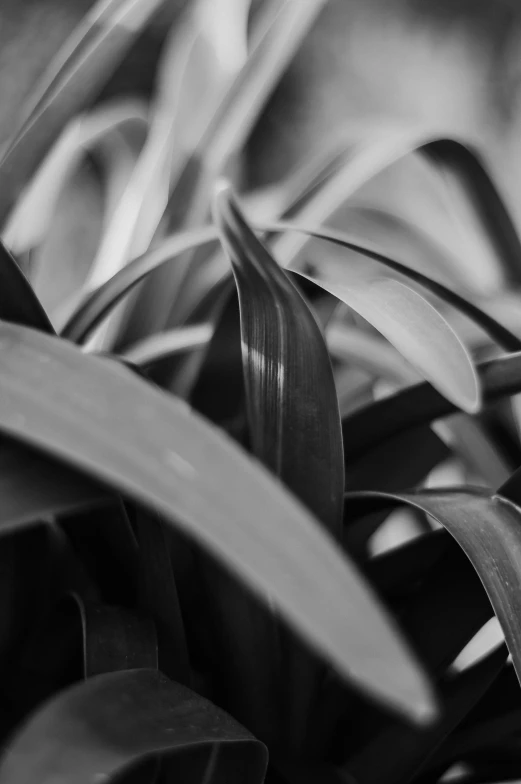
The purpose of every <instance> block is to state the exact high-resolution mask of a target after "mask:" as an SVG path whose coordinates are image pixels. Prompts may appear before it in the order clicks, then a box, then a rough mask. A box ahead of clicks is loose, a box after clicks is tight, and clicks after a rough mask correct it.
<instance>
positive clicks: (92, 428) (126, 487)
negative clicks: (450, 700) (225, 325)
mask: <svg viewBox="0 0 521 784" xmlns="http://www.w3.org/2000/svg"><path fill="white" fill-rule="evenodd" d="M0 341H1V350H0V393H1V398H2V403H1V405H0V429H1V430H3V431H4V432H5V433H7V434H9V435H11V436H13V437H15V438H18V439H20V440H22V441H24V442H26V443H28V444H30V445H33V446H35V447H38V448H40V449H43V450H45V451H47V452H49V453H50V454H53V455H55V456H56V457H59V458H62V459H64V460H66V461H68V462H69V463H70V464H71V465H74V466H75V467H77V468H80V469H83V470H85V471H86V472H87V473H89V474H91V475H94V476H97V477H98V478H100V479H101V480H102V481H103V482H106V483H108V484H111V485H113V486H114V487H115V488H116V489H117V490H119V491H120V492H122V493H124V494H127V495H129V496H130V497H132V498H134V499H135V500H136V501H138V502H141V503H144V504H146V505H148V506H151V507H153V508H155V509H156V510H157V511H159V512H161V513H163V514H164V515H165V516H167V517H168V518H169V519H171V520H174V521H175V522H176V524H178V525H180V526H181V527H182V528H183V529H184V530H186V531H188V532H189V533H190V534H191V535H193V536H195V537H197V538H198V539H199V540H200V541H201V542H202V543H203V544H204V546H205V547H207V548H209V549H210V550H211V551H212V552H214V553H215V554H216V555H217V556H218V558H219V559H221V560H223V561H224V562H225V563H226V564H227V565H229V566H230V568H232V569H233V570H234V571H235V572H236V573H237V574H238V575H240V576H241V577H242V578H243V579H244V580H245V581H246V582H247V583H248V584H249V585H251V587H252V588H254V589H255V590H256V591H258V592H260V593H261V594H264V595H265V594H267V595H268V596H270V597H271V598H272V600H273V601H274V603H275V604H276V606H277V607H278V608H279V609H280V611H281V612H282V613H283V614H284V615H285V617H286V618H287V619H288V621H289V622H290V623H291V625H292V626H294V627H295V628H296V629H297V630H298V631H299V632H300V633H301V634H303V635H304V636H305V637H306V638H307V639H308V640H309V641H310V642H311V643H312V644H313V646H315V647H316V648H317V649H318V650H319V651H321V652H322V653H324V654H325V655H326V656H327V657H328V658H329V659H330V660H331V661H332V662H334V664H335V665H336V666H337V667H338V668H339V669H340V671H341V672H343V673H345V674H346V675H348V676H349V677H351V678H354V679H355V680H356V681H357V682H358V683H359V684H360V685H361V686H362V687H364V688H368V689H370V690H371V691H372V692H373V693H376V694H377V695H379V696H380V697H381V698H383V699H387V700H388V701H389V702H391V703H392V704H395V705H397V706H399V707H401V708H402V709H403V710H406V711H409V712H410V713H411V714H413V715H416V716H418V717H420V718H426V717H427V716H429V715H431V713H432V702H431V698H430V695H429V690H428V687H427V685H426V683H425V680H424V678H423V676H422V675H421V673H420V671H419V670H418V667H417V666H416V665H415V664H414V663H413V662H412V661H411V658H410V656H409V655H408V653H407V651H406V648H405V647H404V645H403V643H402V642H401V641H400V640H399V638H398V637H397V636H396V634H395V633H394V631H393V630H392V627H391V626H390V625H389V621H388V620H387V619H386V616H385V614H383V613H382V611H381V609H380V608H379V607H378V605H377V604H376V603H375V601H374V599H373V598H372V596H371V594H370V593H369V592H368V591H367V589H366V588H365V586H364V584H363V583H362V582H361V581H360V579H359V577H358V575H357V574H356V572H354V571H353V568H352V566H351V565H350V564H349V563H348V562H346V560H345V559H343V558H342V557H341V556H340V554H339V552H338V551H337V550H336V548H335V547H334V546H333V544H332V543H331V541H330V540H329V538H328V537H327V536H326V535H325V534H324V533H322V532H321V531H320V530H319V528H318V527H317V525H316V522H315V520H314V519H313V518H311V517H310V516H309V515H308V514H307V513H306V512H305V510H304V509H303V508H302V507H301V506H300V505H299V504H297V503H296V501H294V500H293V499H292V498H291V497H290V496H289V495H288V494H287V493H286V492H284V491H283V490H282V488H280V487H279V486H278V484H277V483H276V482H275V481H274V480H273V479H271V478H270V477H269V476H268V474H267V473H266V472H265V471H264V470H263V469H262V468H261V467H260V466H259V465H256V464H255V463H254V462H253V461H251V460H249V459H247V458H245V456H244V455H243V454H242V453H241V451H240V450H239V449H237V448H236V447H234V446H233V444H232V443H229V442H228V440H227V439H226V438H225V437H224V436H223V435H222V434H221V433H219V432H216V431H215V430H214V429H213V428H212V427H211V426H209V425H208V424H206V423H205V422H204V421H203V420H201V419H200V418H199V417H197V416H196V415H195V414H193V413H192V412H190V410H189V409H187V407H186V406H185V405H184V404H182V403H181V402H180V401H178V400H175V399H173V398H168V397H166V396H165V395H164V394H162V393H161V392H160V391H158V390H156V389H155V388H153V387H151V386H149V385H147V384H145V383H144V382H143V381H141V380H140V379H138V378H137V377H135V376H134V375H133V374H132V373H130V372H129V371H128V370H126V369H124V368H121V367H117V366H112V365H111V364H110V363H109V362H108V361H106V360H100V359H97V358H95V357H89V356H86V355H84V354H82V353H81V352H80V351H78V350H77V349H76V348H74V347H73V346H72V345H70V344H68V343H66V342H64V341H59V340H57V339H56V338H50V337H47V336H45V335H43V334H40V333H37V332H35V331H33V330H28V329H25V328H22V327H18V326H12V325H8V324H2V325H1V328H0ZM230 486H233V487H234V488H236V492H233V493H230V490H229V488H230ZM297 541H298V542H299V547H298V548H295V542H297ZM346 596H349V597H350V601H349V602H348V603H346V599H345V597H346ZM368 651H370V652H371V656H368Z"/></svg>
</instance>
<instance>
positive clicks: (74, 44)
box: [0, 0, 162, 225]
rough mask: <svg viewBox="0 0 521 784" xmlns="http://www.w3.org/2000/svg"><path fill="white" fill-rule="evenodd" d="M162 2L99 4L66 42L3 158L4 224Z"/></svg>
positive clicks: (108, 0)
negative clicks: (73, 120)
mask: <svg viewBox="0 0 521 784" xmlns="http://www.w3.org/2000/svg"><path fill="white" fill-rule="evenodd" d="M161 2H162V0H99V1H98V2H97V3H96V5H95V6H94V7H93V8H92V9H91V10H90V11H89V12H88V13H87V15H86V16H85V17H84V19H83V20H82V22H81V23H80V25H79V27H78V28H76V30H75V31H74V32H73V33H72V35H71V37H70V38H69V39H68V40H67V41H66V42H65V44H64V46H63V48H62V50H61V51H60V52H58V54H57V56H56V58H55V60H54V62H53V63H51V65H50V66H49V69H48V71H47V73H46V74H44V77H43V79H42V82H41V83H40V84H39V85H38V87H37V89H36V93H35V96H34V97H33V99H32V101H31V103H30V106H29V109H28V111H27V113H26V117H25V118H24V120H23V122H22V123H21V124H20V125H19V127H18V128H17V130H16V131H15V133H14V134H13V136H12V138H11V140H10V142H9V143H8V145H7V146H6V148H5V150H4V151H3V155H2V157H1V159H0V193H1V196H0V225H3V224H4V223H5V219H6V217H7V215H8V213H9V211H10V210H11V208H12V206H13V205H14V203H15V201H16V200H17V198H18V196H19V194H20V191H21V189H22V187H23V186H24V185H25V183H26V182H27V180H28V179H29V178H30V176H31V175H32V174H33V172H34V171H35V169H36V167H37V165H38V164H39V162H40V160H41V158H42V157H43V155H45V153H46V152H47V151H48V149H49V148H50V146H51V145H52V143H53V142H54V140H55V139H56V137H57V136H58V134H59V133H60V132H61V131H62V129H63V128H64V127H65V125H66V123H67V122H68V120H69V119H70V118H71V117H72V116H73V115H75V114H76V113H77V112H78V111H79V110H80V109H82V108H83V107H84V106H86V105H87V104H88V103H89V102H90V101H91V100H92V99H93V98H95V96H96V95H97V94H98V92H99V91H100V89H101V88H102V86H103V85H104V83H105V82H106V81H107V80H108V78H109V77H110V75H111V74H112V72H113V71H114V69H115V68H116V66H117V65H118V63H119V62H120V61H121V60H122V59H123V57H124V55H125V53H126V52H127V51H128V49H129V48H130V46H131V44H132V42H133V41H134V40H135V39H136V37H137V36H138V35H139V33H140V31H141V30H142V29H143V27H144V26H145V25H146V23H147V22H148V20H149V19H150V18H151V16H152V15H153V13H154V12H155V11H156V9H157V8H158V7H159V6H160V4H161Z"/></svg>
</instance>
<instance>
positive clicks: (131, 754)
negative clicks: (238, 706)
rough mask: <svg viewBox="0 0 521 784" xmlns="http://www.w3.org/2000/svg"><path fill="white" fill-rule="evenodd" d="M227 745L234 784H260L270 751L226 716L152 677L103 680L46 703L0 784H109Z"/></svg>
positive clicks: (4, 767)
mask: <svg viewBox="0 0 521 784" xmlns="http://www.w3.org/2000/svg"><path fill="white" fill-rule="evenodd" d="M214 744H223V745H228V744H230V746H231V747H232V749H233V756H232V757H231V758H227V757H226V756H224V758H223V762H224V764H225V765H226V762H228V764H229V768H226V770H227V775H228V778H227V780H228V781H230V782H232V781H233V782H237V784H239V782H241V784H242V782H251V784H257V782H258V784H261V782H262V781H263V779H264V773H265V768H266V764H267V752H266V749H265V747H264V746H263V745H262V744H261V743H259V742H258V741H256V740H255V739H254V738H253V736H252V735H250V734H249V733H248V732H247V731H246V730H245V729H243V728H242V727H241V726H240V725H239V724H237V722H235V721H234V720H233V719H232V718H230V717H229V716H228V715H227V714H225V713H224V712H223V711H221V710H220V709H219V708H217V707H216V706H215V705H212V704H211V703H209V702H208V701H207V700H205V699H203V697H200V696H199V695H197V694H195V693H194V692H192V691H190V690H189V689H187V688H185V687H183V686H180V685H179V684H176V683H173V682H172V681H169V680H168V679H167V678H165V677H164V676H163V675H161V674H160V673H158V672H156V671H155V670H148V669H143V670H127V671H124V672H118V673H110V674H107V675H98V676H95V677H93V678H89V679H88V680H87V681H85V682H84V683H82V684H79V685H77V686H73V687H72V688H70V689H68V690H67V691H65V692H62V693H61V694H59V695H58V696H57V697H55V698H54V699H53V700H51V701H50V702H48V703H46V704H45V705H44V706H43V708H41V709H40V710H39V711H38V712H37V713H36V714H35V715H34V716H33V717H32V718H30V719H29V721H28V722H27V723H26V724H25V725H24V726H23V727H22V728H21V730H19V731H18V733H17V735H15V737H14V738H13V739H12V740H11V743H10V745H9V746H8V749H7V751H6V752H4V756H3V758H2V760H1V763H0V781H1V782H2V784H22V782H23V783H24V784H25V783H26V782H28V781H33V780H34V781H36V780H38V781H39V782H41V784H51V782H52V784H90V782H93V781H95V780H97V779H99V777H100V776H102V777H103V779H104V780H106V781H112V780H114V779H115V778H116V776H118V775H121V773H122V772H126V771H127V769H128V768H129V766H131V765H135V764H136V763H137V762H141V761H143V760H146V759H149V758H150V757H151V756H155V755H161V756H163V755H168V754H175V753H179V752H182V751H184V750H185V749H186V750H189V749H191V748H195V747H197V748H201V749H202V748H203V747H204V746H207V745H214Z"/></svg>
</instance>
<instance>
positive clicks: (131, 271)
mask: <svg viewBox="0 0 521 784" xmlns="http://www.w3.org/2000/svg"><path fill="white" fill-rule="evenodd" d="M257 228H258V229H259V231H270V230H273V231H277V230H278V229H280V230H281V231H282V230H284V231H295V232H301V233H304V234H307V235H309V236H310V237H314V238H316V239H323V240H324V241H327V242H333V243H335V244H337V245H340V246H342V247H346V248H350V249H351V250H354V251H356V252H357V253H360V254H362V255H364V256H367V257H368V258H370V259H372V260H373V261H377V262H380V263H382V264H384V265H385V266H387V267H389V268H390V269H393V270H395V271H396V272H400V273H402V274H403V275H405V276H406V277H408V278H410V279H411V280H413V281H415V282H416V283H420V284H421V285H422V286H424V287H425V288H427V289H428V290H429V291H431V292H432V293H433V294H436V295H437V296H439V297H440V298H441V299H443V300H444V301H445V302H447V303H449V304H451V305H453V306H454V307H456V308H458V310H460V311H461V312H462V313H464V314H465V315H466V316H467V317H468V318H469V319H471V320H472V321H474V322H475V323H476V324H477V325H478V326H480V327H481V329H483V330H484V331H485V332H486V333H488V334H489V335H490V337H491V338H492V340H495V341H496V342H497V343H498V344H499V345H501V346H502V347H503V348H505V349H506V350H508V351H518V350H521V340H520V339H519V338H518V337H517V336H516V335H515V334H513V333H512V332H510V331H509V330H508V329H506V327H503V325H502V324H500V323H499V322H498V321H496V319H494V318H492V316H490V315H489V314H488V313H485V312H484V311H483V310H481V309H480V308H478V307H477V306H476V305H474V304H473V303H471V302H469V301H468V300H466V299H464V298H463V297H461V296H460V295H459V294H456V293H455V292H452V291H451V290H450V289H448V288H447V287H446V286H443V285H442V284H441V283H438V282H437V281H434V280H432V279H431V278H428V277H427V276H426V275H422V274H421V273H419V272H416V271H415V270H411V269H410V268H409V267H406V266H405V265H404V264H401V263H400V262H398V261H395V260H394V259H391V258H389V257H388V256H386V255H385V254H383V253H380V252H379V251H376V250H375V249H373V248H371V247H369V246H367V245H365V244H361V243H359V242H354V241H353V240H352V238H350V237H349V235H345V234H342V233H339V232H333V231H330V230H328V231H324V230H320V231H318V230H316V231H315V230H312V229H309V230H308V229H307V228H303V227H300V226H297V225H294V224H293V223H272V224H265V225H264V224H263V225H262V226H259V227H257ZM217 238H218V235H217V230H216V229H214V228H212V227H206V228H202V229H195V230H192V231H186V232H180V233H175V234H172V235H171V237H169V238H168V239H167V240H165V242H164V243H163V244H162V245H160V246H159V247H158V248H154V249H153V250H151V251H149V252H147V253H144V254H143V255H142V256H140V257H139V258H137V259H133V260H132V261H131V262H130V263H129V264H128V265H127V267H125V268H124V269H123V270H121V271H120V272H119V273H116V275H114V276H113V277H112V278H111V279H110V280H109V281H107V282H106V283H105V284H103V285H101V286H100V287H99V288H97V289H95V290H94V291H92V292H89V293H88V294H87V295H86V296H85V298H84V299H83V300H82V302H81V303H80V305H78V307H77V308H76V310H75V312H74V313H73V315H72V316H71V317H70V319H69V320H68V322H67V324H66V325H65V326H64V327H63V329H62V332H61V334H62V335H63V337H66V338H68V339H70V340H73V341H75V342H76V343H83V342H85V340H86V339H87V338H88V337H89V335H90V334H91V332H92V331H93V330H94V329H95V328H96V326H97V325H98V324H99V323H100V322H101V321H102V320H103V319H104V318H105V317H106V316H107V315H108V314H109V313H110V311H111V310H112V308H113V307H114V306H115V305H116V304H117V303H118V302H119V301H120V300H121V299H122V298H123V297H124V296H125V295H126V294H127V293H128V292H129V291H131V290H132V288H133V287H134V286H136V285H137V283H139V282H140V281H141V280H143V279H144V278H145V277H146V276H147V275H149V274H150V273H151V272H153V271H154V270H155V269H158V268H160V267H161V266H163V265H165V264H169V263H170V262H172V261H173V259H174V258H175V257H177V256H179V255H181V254H183V253H184V252H185V251H189V250H194V249H196V248H200V247H203V246H204V245H207V244H211V243H212V242H215V241H216V240H217ZM281 258H282V257H281Z"/></svg>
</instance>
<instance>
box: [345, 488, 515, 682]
mask: <svg viewBox="0 0 521 784" xmlns="http://www.w3.org/2000/svg"><path fill="white" fill-rule="evenodd" d="M347 500H348V503H351V504H352V505H353V514H356V513H357V512H360V511H362V510H364V509H366V510H368V511H374V510H376V509H378V508H382V507H384V508H390V507H393V506H397V505H398V506H399V505H406V506H410V507H412V508H415V509H419V510H420V511H422V512H425V513H426V514H428V515H430V516H431V517H432V518H434V519H435V520H437V521H438V522H439V523H440V524H441V525H443V526H444V527H445V528H446V529H447V531H448V532H449V533H450V534H451V535H452V536H453V537H454V538H455V539H456V541H457V542H458V544H459V545H460V546H461V548H462V549H463V550H464V552H465V553H466V555H467V556H468V558H469V559H470V561H471V562H472V564H473V566H474V568H475V570H476V572H477V573H478V575H479V577H480V579H481V581H482V583H483V585H484V587H485V590H486V591H487V594H488V597H489V599H490V602H491V604H492V607H493V608H494V612H495V614H496V616H497V618H498V620H499V622H500V623H501V627H502V629H503V633H504V635H505V640H506V643H507V645H508V649H509V651H510V654H511V656H512V661H513V663H514V667H515V669H516V672H517V675H518V678H519V679H520V680H521V623H520V620H519V619H520V618H521V599H520V597H521V510H520V509H519V507H517V506H515V504H513V503H512V502H510V501H507V500H505V499H503V498H502V497H501V496H500V495H497V494H492V493H490V492H488V491H486V490H478V489H472V488H463V489H454V490H433V491H430V492H426V491H424V492H418V493H404V494H402V493H397V494H394V493H377V492H374V493H372V492H368V491H365V492H361V493H350V494H348V496H347Z"/></svg>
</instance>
